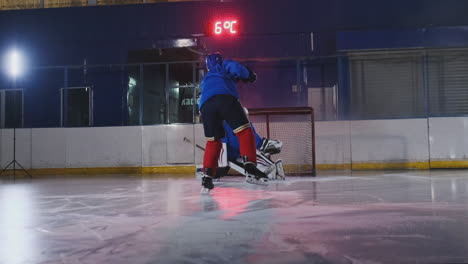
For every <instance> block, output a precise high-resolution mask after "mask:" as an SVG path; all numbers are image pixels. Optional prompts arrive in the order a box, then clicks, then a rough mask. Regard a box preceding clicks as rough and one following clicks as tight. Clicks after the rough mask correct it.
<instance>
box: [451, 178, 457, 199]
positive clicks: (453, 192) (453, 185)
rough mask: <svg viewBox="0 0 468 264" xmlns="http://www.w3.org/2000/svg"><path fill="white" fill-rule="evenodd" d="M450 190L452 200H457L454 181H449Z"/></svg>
mask: <svg viewBox="0 0 468 264" xmlns="http://www.w3.org/2000/svg"><path fill="white" fill-rule="evenodd" d="M450 187H451V190H452V199H453V200H455V199H456V198H457V182H456V180H455V179H452V180H451V185H450Z"/></svg>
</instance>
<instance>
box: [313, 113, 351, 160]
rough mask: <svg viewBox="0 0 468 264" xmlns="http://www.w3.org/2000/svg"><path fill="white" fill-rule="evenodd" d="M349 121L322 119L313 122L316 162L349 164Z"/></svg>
mask: <svg viewBox="0 0 468 264" xmlns="http://www.w3.org/2000/svg"><path fill="white" fill-rule="evenodd" d="M350 130H351V127H350V122H349V121H322V122H316V124H315V141H316V144H315V153H316V160H317V164H350V163H351V137H350Z"/></svg>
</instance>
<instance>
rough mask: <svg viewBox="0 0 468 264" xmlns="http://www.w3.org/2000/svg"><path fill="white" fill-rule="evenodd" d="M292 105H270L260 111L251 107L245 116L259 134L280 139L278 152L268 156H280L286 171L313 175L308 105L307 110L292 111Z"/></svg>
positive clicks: (311, 123) (311, 121)
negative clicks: (281, 144) (248, 115)
mask: <svg viewBox="0 0 468 264" xmlns="http://www.w3.org/2000/svg"><path fill="white" fill-rule="evenodd" d="M294 109H297V108H284V109H281V110H275V109H274V108H271V109H262V110H261V111H260V112H258V111H257V110H256V109H251V110H249V113H250V117H249V118H250V121H251V122H252V123H253V124H254V127H255V130H256V131H257V133H258V134H259V135H260V137H265V138H266V137H269V138H270V139H275V140H279V141H282V142H283V149H282V151H281V153H279V154H275V155H273V156H272V159H273V160H277V159H282V160H283V164H284V167H285V170H286V172H287V173H288V174H303V175H313V174H314V172H315V165H314V157H313V156H314V154H313V151H314V148H313V118H312V109H310V111H311V112H307V111H305V110H304V111H303V112H298V113H295V111H294ZM269 111H270V112H269ZM267 119H268V121H269V122H268V125H267ZM267 127H268V128H267Z"/></svg>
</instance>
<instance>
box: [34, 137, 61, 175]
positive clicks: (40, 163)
mask: <svg viewBox="0 0 468 264" xmlns="http://www.w3.org/2000/svg"><path fill="white" fill-rule="evenodd" d="M31 131H32V167H33V168H66V166H67V155H66V153H67V132H68V129H66V128H35V129H31Z"/></svg>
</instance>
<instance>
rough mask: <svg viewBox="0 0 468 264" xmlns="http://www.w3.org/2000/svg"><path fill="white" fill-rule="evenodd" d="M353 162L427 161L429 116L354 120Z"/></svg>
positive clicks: (352, 127) (352, 134) (352, 125)
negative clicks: (426, 117)
mask: <svg viewBox="0 0 468 264" xmlns="http://www.w3.org/2000/svg"><path fill="white" fill-rule="evenodd" d="M351 155H352V163H365V162H388V163H392V162H419V161H428V159H429V148H428V130H427V119H393V120H365V121H352V122H351Z"/></svg>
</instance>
